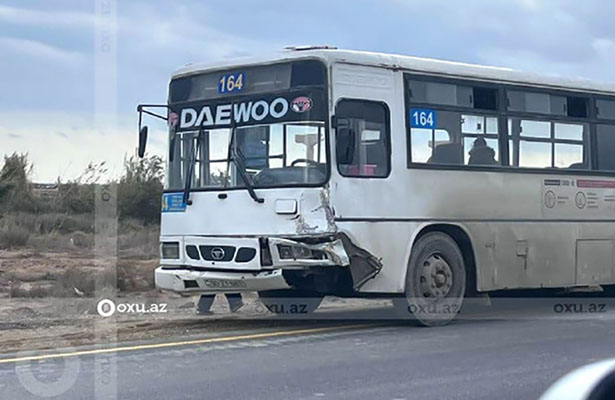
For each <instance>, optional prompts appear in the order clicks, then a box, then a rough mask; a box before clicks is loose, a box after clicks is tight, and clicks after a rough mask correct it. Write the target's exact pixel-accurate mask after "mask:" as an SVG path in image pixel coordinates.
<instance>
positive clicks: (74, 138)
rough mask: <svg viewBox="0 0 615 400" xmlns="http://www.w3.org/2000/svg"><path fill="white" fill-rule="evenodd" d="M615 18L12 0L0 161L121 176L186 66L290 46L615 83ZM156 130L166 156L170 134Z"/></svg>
mask: <svg viewBox="0 0 615 400" xmlns="http://www.w3.org/2000/svg"><path fill="white" fill-rule="evenodd" d="M613 15H615V2H607V1H604V0H585V1H578V0H457V1H450V0H424V1H421V0H380V1H373V0H371V1H366V0H353V1H352V2H349V1H346V0H338V1H336V0H311V1H303V2H301V1H288V0H262V1H250V0H243V1H240V0H207V1H196V0H194V1H190V0H175V1H172V2H171V1H160V0H130V1H128V0H79V1H77V0H72V1H70V0H54V1H48V0H39V1H34V0H32V1H29V0H17V1H10V0H8V1H7V0H0V156H1V155H2V154H10V153H13V152H19V153H28V155H29V158H30V160H31V161H32V163H33V164H34V172H33V177H32V178H33V180H35V181H37V182H53V181H56V180H57V179H58V178H61V179H62V180H63V181H66V180H69V179H74V178H76V177H78V176H79V175H81V174H82V173H83V171H84V169H85V168H86V166H87V165H88V163H90V162H92V163H100V162H103V161H104V162H106V163H107V164H108V166H109V170H110V174H112V175H113V174H116V175H117V174H119V173H120V172H121V168H122V163H123V159H124V157H126V156H127V155H132V154H134V151H135V146H136V142H137V113H136V111H135V109H136V105H137V104H139V103H164V102H165V101H166V98H167V93H166V91H167V88H168V81H169V78H170V76H171V74H172V73H173V71H175V70H176V69H177V68H179V67H181V66H183V65H185V64H186V63H191V62H215V61H217V60H221V59H226V58H236V57H241V56H248V55H260V54H263V53H271V52H274V51H277V50H280V49H282V48H283V47H284V46H287V45H296V44H329V45H334V46H337V47H340V48H348V49H355V50H369V51H379V52H387V53H397V54H405V55H413V56H421V57H432V58H440V59H446V60H455V61H462V62H469V63H479V64H488V65H496V66H504V67H511V68H516V69H522V70H527V71H532V72H538V73H543V74H555V75H562V76H568V77H582V78H589V79H594V80H599V81H607V82H615V68H614V67H613V66H614V65H615V24H614V23H613V20H612V19H613ZM148 124H150V127H151V128H152V129H151V130H150V142H149V144H148V145H149V151H150V153H153V154H163V153H164V152H163V148H164V142H165V137H164V132H163V129H164V126H163V125H162V124H160V123H156V122H155V121H152V120H148ZM0 163H2V161H0Z"/></svg>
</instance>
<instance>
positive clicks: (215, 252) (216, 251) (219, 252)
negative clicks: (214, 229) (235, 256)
mask: <svg viewBox="0 0 615 400" xmlns="http://www.w3.org/2000/svg"><path fill="white" fill-rule="evenodd" d="M224 255H225V252H224V249H223V248H222V247H214V248H213V249H211V258H213V259H214V260H222V259H223V258H224Z"/></svg>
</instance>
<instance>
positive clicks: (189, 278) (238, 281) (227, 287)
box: [155, 267, 290, 294]
mask: <svg viewBox="0 0 615 400" xmlns="http://www.w3.org/2000/svg"><path fill="white" fill-rule="evenodd" d="M155 281H156V287H157V288H158V289H161V290H169V291H172V292H176V293H185V294H190V293H224V292H255V291H256V292H258V291H263V290H278V289H290V286H289V285H288V284H287V283H286V280H285V279H284V277H283V276H282V270H280V269H278V270H272V271H263V272H256V273H255V272H247V273H245V272H220V271H194V270H188V269H168V267H159V268H157V269H156V272H155Z"/></svg>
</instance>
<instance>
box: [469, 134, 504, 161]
mask: <svg viewBox="0 0 615 400" xmlns="http://www.w3.org/2000/svg"><path fill="white" fill-rule="evenodd" d="M468 165H498V162H497V161H496V159H495V150H493V149H492V148H491V147H489V146H487V141H486V140H485V139H484V138H482V137H479V138H477V139H476V140H475V141H474V144H473V145H472V150H470V159H469V160H468Z"/></svg>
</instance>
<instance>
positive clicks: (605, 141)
mask: <svg viewBox="0 0 615 400" xmlns="http://www.w3.org/2000/svg"><path fill="white" fill-rule="evenodd" d="M597 139H598V146H597V147H598V169H599V170H601V171H615V157H614V156H613V155H614V154H615V126H614V125H598V132H597Z"/></svg>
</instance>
